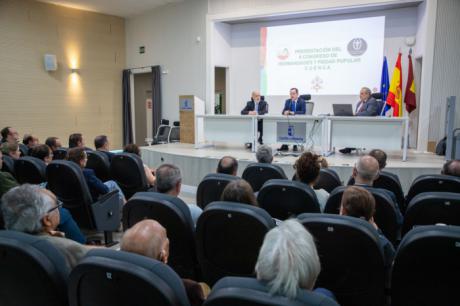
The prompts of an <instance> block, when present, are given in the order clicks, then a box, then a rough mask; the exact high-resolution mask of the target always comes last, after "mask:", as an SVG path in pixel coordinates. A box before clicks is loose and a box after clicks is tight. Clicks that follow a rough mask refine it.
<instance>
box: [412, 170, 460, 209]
mask: <svg viewBox="0 0 460 306" xmlns="http://www.w3.org/2000/svg"><path fill="white" fill-rule="evenodd" d="M430 191H438V192H456V193H460V177H456V176H451V175H442V174H428V175H421V176H419V177H417V178H416V179H415V180H414V181H413V182H412V185H411V186H410V188H409V192H408V193H407V196H406V203H409V202H410V201H411V200H412V198H413V197H415V196H416V195H417V194H419V193H422V192H430Z"/></svg>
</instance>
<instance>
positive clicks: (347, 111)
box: [332, 104, 353, 117]
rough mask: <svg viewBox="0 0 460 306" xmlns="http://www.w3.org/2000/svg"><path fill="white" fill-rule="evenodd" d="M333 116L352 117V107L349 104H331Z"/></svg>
mask: <svg viewBox="0 0 460 306" xmlns="http://www.w3.org/2000/svg"><path fill="white" fill-rule="evenodd" d="M332 110H333V111H334V116H341V117H344V116H353V106H352V105H351V104H332Z"/></svg>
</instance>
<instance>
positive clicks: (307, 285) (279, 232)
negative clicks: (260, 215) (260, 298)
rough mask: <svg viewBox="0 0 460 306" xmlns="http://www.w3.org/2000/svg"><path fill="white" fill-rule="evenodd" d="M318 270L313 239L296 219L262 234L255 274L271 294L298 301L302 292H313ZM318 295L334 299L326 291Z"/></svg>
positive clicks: (323, 290)
mask: <svg viewBox="0 0 460 306" xmlns="http://www.w3.org/2000/svg"><path fill="white" fill-rule="evenodd" d="M320 270H321V265H320V261H319V257H318V252H317V250H316V246H315V242H314V240H313V237H312V236H311V234H310V233H309V232H308V231H307V230H306V229H305V228H304V227H303V225H302V224H300V223H299V222H298V221H297V220H295V219H290V220H287V221H284V222H282V223H281V224H280V225H279V226H277V227H275V228H273V229H271V230H270V231H269V232H268V233H267V234H266V235H265V239H264V242H263V244H262V247H261V249H260V252H259V257H258V258H257V263H256V267H255V271H256V276H257V279H258V280H260V281H262V282H264V283H266V284H267V286H268V287H269V289H270V293H271V294H274V295H281V296H286V297H288V298H290V299H296V298H301V296H302V295H303V294H305V293H304V292H305V291H312V290H313V288H314V286H315V282H316V279H317V278H318V275H319V272H320ZM317 290H318V289H317ZM315 291H316V290H315ZM318 293H321V294H324V295H327V296H329V297H332V298H333V294H332V293H331V292H330V291H328V290H326V289H322V288H321V289H319V290H318Z"/></svg>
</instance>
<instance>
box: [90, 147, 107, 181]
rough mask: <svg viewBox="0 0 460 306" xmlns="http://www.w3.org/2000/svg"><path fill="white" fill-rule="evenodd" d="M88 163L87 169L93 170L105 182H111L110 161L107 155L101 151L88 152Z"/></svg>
mask: <svg viewBox="0 0 460 306" xmlns="http://www.w3.org/2000/svg"><path fill="white" fill-rule="evenodd" d="M86 155H87V156H88V162H87V163H86V168H89V169H93V170H94V172H95V173H96V176H97V177H98V178H99V179H100V180H101V181H103V182H106V181H108V180H110V161H109V158H108V156H107V155H105V154H104V153H102V152H99V151H86Z"/></svg>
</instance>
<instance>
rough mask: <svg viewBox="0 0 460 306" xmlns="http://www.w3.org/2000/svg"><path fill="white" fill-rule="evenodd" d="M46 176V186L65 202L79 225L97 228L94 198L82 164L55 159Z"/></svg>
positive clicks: (86, 227) (47, 168) (65, 205)
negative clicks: (92, 207)
mask: <svg viewBox="0 0 460 306" xmlns="http://www.w3.org/2000/svg"><path fill="white" fill-rule="evenodd" d="M46 178H47V181H48V184H47V186H46V188H48V189H49V190H51V191H52V192H53V193H54V194H55V195H56V197H58V199H59V200H61V201H62V202H63V203H64V207H65V208H67V209H68V210H69V211H70V213H71V214H72V216H73V218H74V219H75V221H76V222H77V223H78V225H79V226H80V227H82V228H85V229H95V227H96V225H95V223H94V218H93V215H92V212H91V204H92V202H93V200H92V198H91V194H90V192H89V188H88V185H87V183H86V180H85V177H84V176H83V172H82V170H81V168H80V166H79V165H77V164H76V163H74V162H71V161H67V160H55V161H53V162H51V163H50V164H49V165H48V166H47V167H46Z"/></svg>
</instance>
